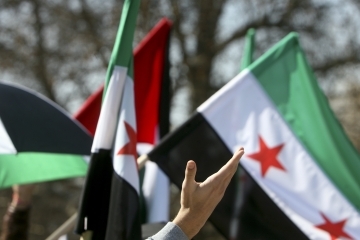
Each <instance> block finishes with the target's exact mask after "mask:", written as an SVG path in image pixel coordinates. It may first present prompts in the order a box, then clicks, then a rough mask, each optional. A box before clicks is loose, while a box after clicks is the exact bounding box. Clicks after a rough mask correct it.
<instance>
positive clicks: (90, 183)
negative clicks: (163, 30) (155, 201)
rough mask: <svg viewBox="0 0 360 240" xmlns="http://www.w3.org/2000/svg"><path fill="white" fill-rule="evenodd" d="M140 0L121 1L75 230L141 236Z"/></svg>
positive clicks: (105, 236) (109, 236) (101, 235)
mask: <svg viewBox="0 0 360 240" xmlns="http://www.w3.org/2000/svg"><path fill="white" fill-rule="evenodd" d="M138 9H139V1H138V0H127V1H125V3H124V5H123V11H122V14H121V20H120V26H119V30H118V34H117V37H116V40H115V44H114V48H113V52H112V55H111V59H110V63H109V67H108V72H107V77H106V82H105V90H104V95H105V97H104V102H103V104H102V108H101V113H100V118H99V121H98V125H97V128H96V132H95V137H94V142H93V146H92V150H91V151H92V156H91V160H90V166H89V170H88V174H87V177H86V183H85V186H84V189H83V195H82V199H81V206H80V209H79V217H78V224H77V227H76V232H77V233H79V234H83V233H84V232H85V231H90V232H92V237H91V239H93V240H97V239H99V240H100V239H101V240H104V239H129V240H130V239H131V240H133V239H134V240H136V239H141V224H140V212H139V176H138V169H137V162H136V160H137V152H136V117H135V104H134V82H133V80H132V43H133V37H134V30H135V23H136V16H137V13H138Z"/></svg>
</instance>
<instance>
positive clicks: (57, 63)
mask: <svg viewBox="0 0 360 240" xmlns="http://www.w3.org/2000/svg"><path fill="white" fill-rule="evenodd" d="M122 3H123V1H121V0H107V1H99V0H1V1H0V81H1V82H11V83H17V84H21V85H24V86H26V87H29V88H32V89H34V90H36V91H38V92H40V93H42V94H44V95H45V96H47V97H48V98H50V99H51V100H53V101H55V102H56V103H58V104H59V105H60V106H62V107H63V108H65V109H66V110H67V111H68V112H69V113H70V114H73V113H74V112H76V111H77V110H78V109H79V107H80V106H81V104H82V103H83V102H84V100H85V99H86V98H87V97H88V96H89V95H90V94H91V93H93V92H94V91H95V90H97V89H98V88H99V86H100V85H101V84H103V82H104V79H105V74H106V69H107V65H108V60H109V57H110V54H111V51H112V47H113V43H114V40H115V35H116V33H117V28H118V24H119V19H120V15H121V10H122ZM164 16H165V17H168V18H169V19H170V20H171V21H172V22H173V28H172V32H171V42H170V64H171V69H170V76H171V81H172V91H173V99H172V108H171V127H172V128H176V126H178V125H179V124H181V123H182V122H184V121H185V120H186V119H187V117H188V116H189V115H190V114H191V112H192V111H193V110H194V109H195V108H196V107H197V106H199V105H200V104H201V103H202V102H203V101H205V100H206V99H207V98H208V97H209V96H211V95H212V94H213V93H214V92H215V91H217V90H218V89H219V88H221V87H222V86H223V85H224V84H225V83H226V82H228V81H229V80H230V79H232V78H233V77H234V76H235V75H236V74H237V73H238V72H239V70H240V61H241V57H242V54H243V48H244V37H245V35H246V32H247V30H248V29H249V28H254V29H255V30H256V37H255V42H256V43H255V45H256V47H255V55H254V59H256V58H257V57H259V56H260V55H261V54H263V53H264V52H265V51H266V50H267V49H269V48H270V47H271V46H272V45H273V44H275V43H276V42H278V41H279V40H280V39H281V38H283V37H284V36H285V35H286V34H288V33H289V32H291V31H295V32H297V33H298V34H299V38H300V43H301V45H302V47H303V49H304V51H305V54H306V56H307V59H308V61H309V63H310V65H311V66H312V68H313V70H314V72H315V75H316V77H317V79H318V81H319V84H320V86H321V87H322V89H323V91H324V92H325V94H326V96H327V98H328V100H329V102H330V104H331V106H332V109H333V110H334V112H335V114H336V116H337V118H338V119H339V120H340V122H341V124H342V126H343V127H344V129H345V131H346V133H347V134H348V136H349V138H350V139H351V140H352V142H353V144H354V145H355V146H356V148H357V149H360V134H359V133H360V122H359V121H357V120H358V119H359V118H360V77H359V76H360V68H359V66H360V34H359V33H360V1H358V0H252V1H248V0H182V1H166V0H142V1H141V6H140V12H139V15H138V20H137V28H136V33H135V45H134V46H136V43H138V42H139V41H140V40H141V39H142V38H143V37H144V36H145V35H146V34H147V33H148V31H149V30H150V29H151V28H152V27H153V26H154V25H155V24H156V23H157V22H158V21H159V20H160V18H161V17H164ZM83 180H84V179H82V178H79V179H71V180H62V181H54V182H48V183H42V184H39V185H38V186H37V188H36V190H35V194H34V199H33V209H32V213H31V214H32V215H31V217H32V219H31V226H30V240H40V239H45V238H46V237H47V236H49V235H50V234H51V233H52V232H53V231H54V230H55V229H56V228H57V227H59V226H60V225H61V224H62V223H63V222H64V221H65V220H66V219H68V218H69V217H70V216H71V215H72V214H73V213H75V212H76V210H77V206H78V203H79V196H80V192H81V187H82V184H83ZM171 191H172V193H171V204H172V210H171V218H173V217H174V215H175V214H176V213H177V211H178V208H179V191H178V190H177V188H176V187H175V186H172V188H171ZM10 199H11V190H10V189H2V190H0V216H3V214H4V212H5V210H6V208H7V207H8V204H9V202H10ZM69 239H78V237H77V236H76V235H69ZM195 239H224V238H222V237H221V236H220V235H219V234H218V233H217V232H216V230H214V228H213V227H212V226H211V224H207V225H206V226H205V227H204V228H203V229H202V230H201V232H200V233H199V234H198V236H197V237H196V238H195Z"/></svg>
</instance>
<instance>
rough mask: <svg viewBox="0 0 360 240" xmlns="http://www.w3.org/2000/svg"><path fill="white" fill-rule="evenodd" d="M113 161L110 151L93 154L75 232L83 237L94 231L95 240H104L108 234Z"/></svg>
mask: <svg viewBox="0 0 360 240" xmlns="http://www.w3.org/2000/svg"><path fill="white" fill-rule="evenodd" d="M111 159H112V158H111V151H110V150H103V149H100V150H99V151H98V152H97V153H93V154H92V156H91V161H90V164H89V169H88V173H87V176H86V182H85V184H84V187H83V192H82V198H81V199H80V203H81V204H80V208H79V210H78V214H79V215H78V221H77V226H76V228H75V232H76V233H78V234H79V235H81V234H82V233H83V232H84V231H86V230H91V231H93V237H92V239H93V240H96V239H101V240H103V239H104V236H105V233H106V226H107V219H108V211H109V196H110V192H111V181H112V175H113V172H114V169H113V164H112V160H111ZM85 219H88V221H87V220H85Z"/></svg>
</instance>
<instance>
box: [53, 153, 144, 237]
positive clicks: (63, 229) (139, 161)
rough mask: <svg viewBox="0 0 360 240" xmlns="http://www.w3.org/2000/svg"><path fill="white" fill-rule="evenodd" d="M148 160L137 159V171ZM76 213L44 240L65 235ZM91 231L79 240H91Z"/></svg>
mask: <svg viewBox="0 0 360 240" xmlns="http://www.w3.org/2000/svg"><path fill="white" fill-rule="evenodd" d="M148 160H150V159H149V156H148V155H146V154H144V155H141V156H140V157H138V159H137V160H136V161H137V164H138V168H139V171H140V170H141V169H142V168H143V167H144V166H145V163H146V162H147V161H148ZM77 215H78V214H77V213H74V214H73V215H72V216H71V217H70V218H69V219H68V220H66V222H64V223H63V224H62V225H61V226H60V227H58V229H56V230H55V231H54V232H53V233H52V234H51V235H50V236H49V237H48V238H46V240H58V239H59V238H60V237H61V236H63V235H65V234H67V233H68V232H70V231H71V230H72V228H73V227H74V226H75V223H76V219H77ZM91 235H92V232H91V231H86V232H84V233H83V234H82V235H81V238H80V239H81V240H91Z"/></svg>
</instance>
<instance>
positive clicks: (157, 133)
mask: <svg viewBox="0 0 360 240" xmlns="http://www.w3.org/2000/svg"><path fill="white" fill-rule="evenodd" d="M171 25H172V24H171V22H170V21H169V20H168V19H167V18H162V19H161V20H160V21H159V22H158V23H157V24H156V25H155V26H154V28H153V29H152V30H151V31H150V32H149V33H148V34H147V35H146V36H145V37H144V39H143V40H142V41H141V42H140V43H139V45H138V46H137V47H136V48H135V50H134V91H135V93H134V94H135V110H136V111H135V112H136V119H137V124H136V125H137V151H138V153H139V154H146V153H147V152H149V150H151V149H152V148H153V146H154V145H155V144H156V143H157V142H158V140H159V139H160V138H162V137H163V136H164V135H166V134H167V133H168V132H169V128H170V126H169V125H170V120H169V117H170V102H171V101H170V99H171V96H170V95H171V94H170V77H169V63H168V47H169V46H168V45H169V43H168V42H169V36H170V29H171ZM103 89H104V88H103V86H101V87H100V88H99V89H98V90H97V91H96V92H94V93H93V94H92V95H91V96H90V97H89V98H88V99H87V100H86V101H85V103H84V104H83V105H82V107H81V108H80V109H79V111H78V112H77V113H76V114H75V118H76V119H77V120H79V122H81V123H82V124H83V125H84V127H85V128H86V129H87V130H88V131H89V132H90V133H91V134H92V135H94V134H95V130H96V125H97V122H98V119H99V115H100V109H101V102H102V96H103ZM145 165H146V166H145V171H144V177H143V182H142V191H143V196H144V199H145V205H143V206H145V209H144V212H145V214H144V218H145V222H148V223H153V222H167V221H168V220H169V215H170V214H169V204H170V203H169V191H170V189H169V188H170V183H169V179H168V178H167V177H166V175H165V174H164V173H163V172H162V171H161V170H160V169H159V168H158V166H157V165H156V164H155V163H153V162H147V163H146V164H145Z"/></svg>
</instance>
